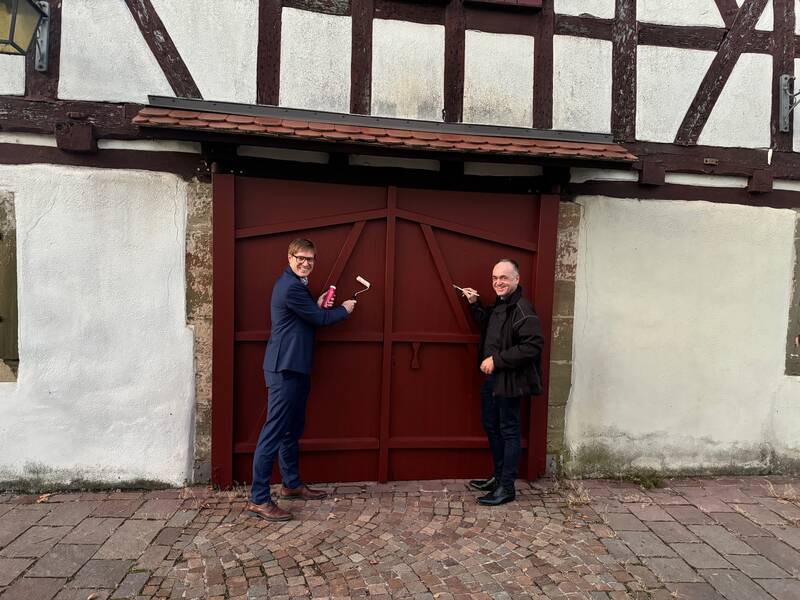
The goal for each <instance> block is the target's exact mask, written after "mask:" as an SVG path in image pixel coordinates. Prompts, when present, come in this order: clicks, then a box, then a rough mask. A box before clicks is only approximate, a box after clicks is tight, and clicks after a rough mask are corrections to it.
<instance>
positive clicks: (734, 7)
mask: <svg viewBox="0 0 800 600" xmlns="http://www.w3.org/2000/svg"><path fill="white" fill-rule="evenodd" d="M714 1H715V2H716V3H717V8H718V9H719V16H721V17H722V21H723V22H724V23H725V28H726V29H730V28H731V27H732V26H733V21H734V20H735V19H736V13H737V12H739V5H738V4H736V0H714Z"/></svg>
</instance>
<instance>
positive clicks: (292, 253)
mask: <svg viewBox="0 0 800 600" xmlns="http://www.w3.org/2000/svg"><path fill="white" fill-rule="evenodd" d="M316 255H317V251H316V248H315V247H314V243H313V242H311V241H310V240H306V239H303V238H300V239H296V240H294V241H293V242H292V243H291V244H289V255H288V259H289V268H291V269H292V271H293V272H294V274H295V275H297V276H298V277H308V276H309V275H311V271H313V270H314V262H315V259H316Z"/></svg>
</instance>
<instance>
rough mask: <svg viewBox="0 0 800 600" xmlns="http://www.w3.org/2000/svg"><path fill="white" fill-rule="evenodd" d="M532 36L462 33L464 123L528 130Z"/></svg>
mask: <svg viewBox="0 0 800 600" xmlns="http://www.w3.org/2000/svg"><path fill="white" fill-rule="evenodd" d="M533 44H534V41H533V37H532V36H527V35H510V34H497V33H485V32H482V31H471V30H468V31H466V32H465V43H464V122H466V123H490V124H494V125H511V126H516V127H531V126H532V124H533Z"/></svg>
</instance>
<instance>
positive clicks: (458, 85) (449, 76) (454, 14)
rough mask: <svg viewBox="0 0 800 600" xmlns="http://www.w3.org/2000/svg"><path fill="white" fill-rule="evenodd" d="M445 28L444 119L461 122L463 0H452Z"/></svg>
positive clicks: (446, 13)
mask: <svg viewBox="0 0 800 600" xmlns="http://www.w3.org/2000/svg"><path fill="white" fill-rule="evenodd" d="M444 28H445V29H444V120H445V121H446V122H447V123H460V122H461V121H462V119H463V113H464V44H465V41H464V40H465V32H464V29H465V28H466V15H465V13H464V2H463V0H450V3H449V4H448V5H447V8H446V9H445V13H444Z"/></svg>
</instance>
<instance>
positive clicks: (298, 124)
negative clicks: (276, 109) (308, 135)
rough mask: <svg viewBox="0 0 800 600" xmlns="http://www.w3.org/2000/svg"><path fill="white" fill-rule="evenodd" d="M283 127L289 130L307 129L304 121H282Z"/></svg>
mask: <svg viewBox="0 0 800 600" xmlns="http://www.w3.org/2000/svg"><path fill="white" fill-rule="evenodd" d="M283 126H284V127H288V128H289V129H308V123H307V122H306V121H292V120H290V119H284V120H283Z"/></svg>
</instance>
